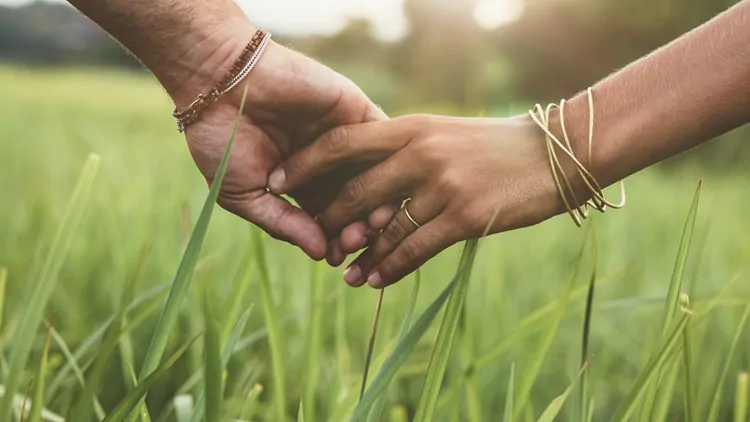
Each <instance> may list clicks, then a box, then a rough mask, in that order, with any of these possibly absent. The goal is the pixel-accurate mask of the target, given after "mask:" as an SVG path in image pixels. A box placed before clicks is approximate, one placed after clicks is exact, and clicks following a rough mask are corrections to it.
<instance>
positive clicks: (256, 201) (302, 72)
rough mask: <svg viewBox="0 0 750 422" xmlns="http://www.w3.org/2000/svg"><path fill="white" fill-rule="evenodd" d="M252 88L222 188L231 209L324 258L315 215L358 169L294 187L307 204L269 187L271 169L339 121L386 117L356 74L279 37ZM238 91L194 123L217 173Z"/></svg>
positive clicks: (201, 154) (204, 160) (202, 160)
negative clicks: (337, 68) (297, 49)
mask: <svg viewBox="0 0 750 422" xmlns="http://www.w3.org/2000/svg"><path fill="white" fill-rule="evenodd" d="M247 84H248V96H247V100H246V104H245V109H244V110H245V111H244V113H243V116H242V117H241V119H240V125H239V127H238V132H237V136H236V138H235V144H234V147H233V149H232V153H231V154H232V155H231V158H230V162H229V168H228V170H227V174H226V177H225V180H224V183H223V185H222V190H221V192H220V195H219V203H220V204H221V205H222V206H223V207H224V208H226V209H227V210H229V211H231V212H233V213H235V214H237V215H239V216H240V217H242V218H245V219H247V220H249V221H251V222H254V223H256V224H258V225H259V226H261V227H262V228H263V229H265V230H266V231H267V232H269V233H270V234H271V235H272V236H274V237H277V238H280V239H284V240H287V241H289V242H291V243H293V244H296V245H298V246H300V247H301V248H302V249H303V250H304V251H305V252H306V253H307V254H308V255H310V256H311V257H313V258H316V259H320V258H322V257H323V256H324V254H325V251H326V239H325V236H324V234H323V232H322V231H321V229H320V227H319V226H318V225H317V224H316V223H315V221H314V220H313V219H312V217H311V215H315V214H316V213H317V212H318V211H320V210H321V209H322V208H323V207H324V206H325V205H326V204H327V203H329V202H330V201H331V200H332V199H333V197H334V196H335V195H336V194H337V193H338V191H339V190H340V188H341V186H342V185H343V184H344V183H345V182H346V181H347V180H348V179H350V178H351V176H352V175H353V174H355V173H356V172H357V169H351V168H350V169H342V170H339V171H337V172H336V173H331V174H329V175H326V176H324V177H323V178H319V179H317V180H313V181H311V182H310V183H308V184H307V185H306V186H304V187H302V188H300V189H297V190H296V191H294V192H292V194H291V196H292V197H293V198H294V199H295V200H296V201H297V202H298V203H299V204H300V205H301V206H302V207H303V209H304V210H305V211H302V210H300V209H297V208H295V207H293V206H292V205H290V204H289V203H288V202H286V201H285V200H284V199H282V198H280V197H277V196H275V195H273V194H270V193H268V192H267V191H266V186H267V184H268V175H269V173H270V172H271V171H272V170H273V169H274V168H275V167H276V166H277V165H278V164H279V163H280V162H281V161H282V160H283V159H285V158H287V157H289V156H290V155H291V154H292V153H293V152H295V151H296V150H298V149H300V148H301V147H303V146H305V145H307V144H309V143H310V142H312V141H313V140H315V139H316V138H317V137H318V136H320V135H321V134H322V133H324V132H325V131H327V130H330V129H331V128H333V127H336V126H339V125H344V124H353V123H360V122H364V121H370V120H375V119H380V118H384V117H385V116H384V114H383V113H382V112H381V111H380V110H379V109H378V108H377V107H375V106H374V105H373V104H372V102H370V101H369V100H368V99H367V97H366V96H365V95H364V94H363V93H362V92H361V91H360V90H359V89H358V88H357V87H356V86H355V85H354V84H353V83H352V82H351V81H349V80H348V79H346V78H345V77H343V76H341V75H339V74H337V73H335V72H333V71H332V70H330V69H328V68H326V67H325V66H322V65H320V64H318V63H315V62H313V61H312V60H309V59H307V58H305V57H304V56H301V55H299V54H296V53H293V52H291V51H289V50H286V49H284V48H282V47H278V46H276V45H271V46H269V50H268V51H267V52H266V54H265V55H264V57H263V59H262V60H261V62H260V63H259V65H258V67H257V68H256V69H255V70H254V71H253V73H252V74H251V75H250V76H249V77H248V78H247ZM239 91H240V90H235V91H233V92H231V93H230V94H229V95H227V96H226V98H224V99H222V100H221V101H220V102H219V103H217V104H215V105H214V106H213V107H212V108H211V109H209V110H208V111H207V112H206V113H205V114H204V115H203V117H202V118H201V119H200V120H199V121H198V122H196V123H195V124H193V125H192V126H190V127H189V128H188V130H187V140H188V146H189V148H190V151H191V154H192V155H193V158H194V160H195V162H196V164H197V166H198V168H199V169H200V170H201V172H202V173H203V175H204V176H205V177H206V178H207V180H209V182H210V180H211V177H213V174H214V172H215V171H216V168H217V167H218V164H219V162H220V160H221V156H222V154H223V152H224V151H225V149H226V146H227V142H228V138H229V135H230V133H231V130H232V127H233V125H234V122H235V119H236V118H237V114H238V113H239V105H240V102H241V95H242V93H241V92H239Z"/></svg>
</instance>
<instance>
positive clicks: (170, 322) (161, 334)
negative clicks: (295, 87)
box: [138, 89, 247, 382]
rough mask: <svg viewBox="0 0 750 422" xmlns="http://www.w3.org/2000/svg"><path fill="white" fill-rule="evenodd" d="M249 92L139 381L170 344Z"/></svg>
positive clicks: (181, 265) (145, 375)
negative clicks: (168, 342)
mask: <svg viewBox="0 0 750 422" xmlns="http://www.w3.org/2000/svg"><path fill="white" fill-rule="evenodd" d="M246 95H247V89H245V93H244V94H243V96H242V103H241V106H240V111H239V113H238V115H237V119H236V121H235V123H234V128H233V130H232V135H231V136H230V137H229V142H228V144H227V149H226V151H224V156H223V157H222V159H221V163H220V164H219V168H218V169H216V174H215V175H214V180H213V182H212V183H211V189H210V190H209V192H208V197H207V198H206V201H205V202H204V204H203V209H202V210H201V213H200V216H199V217H198V222H197V223H196V224H195V229H193V234H192V235H191V236H190V241H189V242H188V245H187V248H186V249H185V253H184V255H183V256H182V262H180V266H179V268H178V269H177V275H175V278H174V282H173V283H172V288H171V289H170V291H169V296H168V297H167V302H166V303H165V304H164V308H163V309H162V311H161V315H160V316H159V320H158V321H157V323H156V329H155V330H154V335H153V337H152V339H151V344H149V346H148V350H147V351H146V357H145V358H144V360H143V365H142V366H141V371H140V373H139V375H138V381H139V382H140V381H143V380H144V379H145V378H146V377H147V376H149V375H150V374H151V373H152V372H154V371H155V370H156V368H157V367H158V366H159V362H160V361H161V358H162V356H163V355H164V350H165V349H166V347H167V341H168V340H169V335H170V334H171V333H172V330H173V329H174V325H175V323H176V322H177V317H178V316H179V313H180V307H181V305H182V302H183V301H184V299H185V296H186V293H187V289H188V286H189V285H190V280H191V278H192V276H193V272H194V271H195V265H196V263H197V262H198V257H199V255H200V251H201V247H202V246H203V241H204V239H205V238H206V232H207V231H208V224H209V223H210V222H211V215H212V214H213V210H214V207H215V206H216V199H217V198H218V197H219V189H220V188H221V183H222V181H223V180H224V175H225V174H226V172H227V166H228V164H229V156H230V153H231V151H232V145H233V144H234V138H235V135H236V134H237V128H238V126H239V123H240V116H242V108H243V106H244V104H245V96H246Z"/></svg>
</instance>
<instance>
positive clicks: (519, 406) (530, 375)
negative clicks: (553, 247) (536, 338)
mask: <svg viewBox="0 0 750 422" xmlns="http://www.w3.org/2000/svg"><path fill="white" fill-rule="evenodd" d="M585 246H586V240H585V236H584V242H583V244H582V245H581V249H580V251H579V252H578V258H577V260H576V263H575V267H574V269H573V273H572V274H571V276H570V278H569V279H568V281H567V283H566V286H565V290H564V292H563V294H562V296H561V297H560V301H559V302H558V303H557V309H555V312H554V314H553V315H552V322H551V324H550V326H549V328H548V329H547V332H546V333H545V334H544V337H543V340H542V345H541V346H540V347H538V348H537V350H536V351H535V353H534V354H533V355H532V356H531V357H530V358H529V362H530V363H529V364H528V366H527V367H526V369H525V370H524V371H523V373H522V375H521V382H520V383H519V387H518V390H517V391H516V403H515V405H514V407H515V411H516V413H515V415H514V417H515V419H518V418H519V417H520V416H521V412H522V411H524V409H525V408H526V404H527V403H528V402H529V398H530V395H531V389H532V387H533V386H534V384H535V383H536V379H537V377H538V376H539V372H540V371H541V370H542V364H543V363H544V359H545V357H546V356H547V352H549V349H550V348H551V347H552V342H553V341H554V339H555V335H556V334H557V328H558V327H559V326H560V323H561V322H562V320H563V319H564V318H565V311H566V310H567V308H568V301H569V300H570V296H571V294H572V293H573V288H574V287H575V281H576V279H577V278H578V271H579V270H580V268H581V261H582V260H583V251H584V247H585Z"/></svg>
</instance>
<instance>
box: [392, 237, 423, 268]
mask: <svg viewBox="0 0 750 422" xmlns="http://www.w3.org/2000/svg"><path fill="white" fill-rule="evenodd" d="M421 252H422V248H421V247H420V245H419V243H418V242H417V241H415V240H410V239H406V240H404V241H403V242H402V243H401V250H400V253H399V254H398V256H397V259H398V262H399V264H400V265H401V266H405V265H408V264H414V263H415V262H416V261H418V260H419V258H420V256H421V255H422V253H421Z"/></svg>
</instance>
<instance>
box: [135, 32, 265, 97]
mask: <svg viewBox="0 0 750 422" xmlns="http://www.w3.org/2000/svg"><path fill="white" fill-rule="evenodd" d="M254 32H255V28H254V27H253V25H252V24H250V22H249V21H247V20H243V21H238V22H235V23H232V24H227V25H222V28H217V29H216V30H215V31H206V32H204V33H203V34H199V35H198V37H199V38H196V42H195V44H193V45H192V46H189V47H188V48H187V49H186V50H185V51H184V52H183V53H182V54H180V55H175V56H173V58H172V59H171V60H164V61H161V62H160V63H158V64H155V65H154V66H153V67H150V70H151V71H152V72H153V73H154V75H155V76H156V78H157V79H158V80H159V82H160V83H161V85H162V86H163V87H164V89H165V90H166V91H167V93H168V94H169V96H170V97H171V98H172V100H173V101H174V103H175V105H176V106H177V107H178V108H182V107H185V106H186V105H188V104H190V103H191V102H192V101H193V100H195V98H196V97H197V96H198V94H201V93H204V92H206V91H208V90H209V89H210V88H211V87H212V86H214V85H215V84H216V83H217V82H218V81H219V80H221V78H222V77H223V76H224V75H225V74H226V73H227V72H228V71H229V70H230V69H231V67H232V65H233V64H234V62H235V61H236V60H237V58H238V57H240V55H241V54H242V51H243V49H244V48H245V47H246V46H247V44H248V43H249V42H250V40H251V39H252V37H253V34H254Z"/></svg>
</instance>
